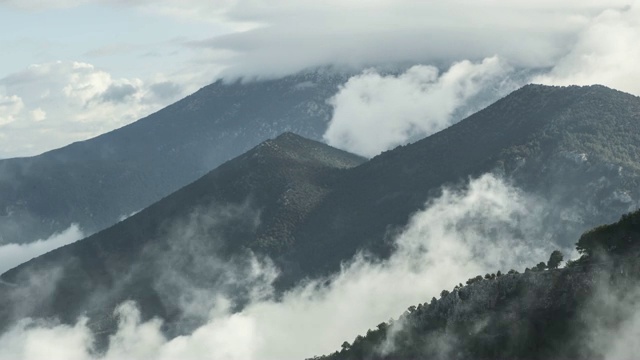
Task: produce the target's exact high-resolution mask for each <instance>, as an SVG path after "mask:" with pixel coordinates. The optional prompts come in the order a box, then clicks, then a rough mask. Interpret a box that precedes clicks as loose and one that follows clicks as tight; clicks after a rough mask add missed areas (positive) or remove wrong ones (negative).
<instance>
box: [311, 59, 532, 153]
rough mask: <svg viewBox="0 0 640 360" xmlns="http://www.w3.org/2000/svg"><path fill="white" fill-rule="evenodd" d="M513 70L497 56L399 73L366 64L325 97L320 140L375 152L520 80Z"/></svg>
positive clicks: (447, 121) (431, 129)
mask: <svg viewBox="0 0 640 360" xmlns="http://www.w3.org/2000/svg"><path fill="white" fill-rule="evenodd" d="M512 73H513V68H512V67H511V66H510V65H509V64H507V63H506V62H504V61H502V60H500V59H499V58H498V57H491V58H486V59H484V60H483V61H482V62H478V63H472V62H470V61H461V62H458V63H454V64H453V65H452V66H451V67H450V68H449V69H448V70H447V71H446V72H443V73H440V71H439V70H438V68H436V67H434V66H427V65H416V66H413V67H411V68H409V69H408V70H407V71H406V72H404V73H402V74H399V75H397V76H396V75H381V74H379V73H378V72H377V71H376V70H375V69H369V70H365V71H364V72H363V73H362V74H360V75H357V76H354V77H351V78H350V79H349V81H347V83H346V84H344V85H343V86H341V87H340V90H339V91H338V93H337V94H336V95H335V96H334V97H333V98H331V99H330V100H329V102H330V103H331V105H332V106H333V108H334V113H333V117H332V119H331V121H330V123H329V126H328V128H327V130H326V132H325V134H324V136H323V137H324V140H325V141H326V142H327V144H329V145H331V146H334V147H337V148H340V149H344V150H347V151H350V152H352V153H355V154H358V155H362V156H366V157H372V156H375V155H378V154H379V153H380V152H382V151H385V150H388V149H391V148H394V147H396V146H398V145H404V144H406V143H408V142H411V141H416V140H419V139H421V138H424V137H426V136H429V135H431V134H433V133H435V132H437V131H440V130H443V129H445V128H446V127H448V126H450V125H451V124H453V123H455V122H457V121H459V120H462V118H463V117H464V116H465V115H469V114H471V113H473V112H475V111H477V110H479V109H481V108H482V107H484V106H486V105H489V104H490V103H491V102H493V101H495V100H497V99H499V98H500V97H502V96H504V95H506V94H508V93H509V92H511V91H513V90H515V89H516V88H518V87H519V86H520V85H523V84H521V83H518V82H514V81H512V80H510V76H511V75H512ZM481 92H482V93H483V98H480V99H478V98H477V95H478V94H479V93H481Z"/></svg>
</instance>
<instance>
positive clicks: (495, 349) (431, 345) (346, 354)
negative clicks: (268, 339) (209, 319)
mask: <svg viewBox="0 0 640 360" xmlns="http://www.w3.org/2000/svg"><path fill="white" fill-rule="evenodd" d="M639 224H640V211H637V212H635V213H633V214H629V215H626V216H625V217H623V219H621V220H620V221H619V222H617V223H615V224H611V225H607V226H603V227H600V228H597V229H594V230H592V231H590V232H588V233H586V234H585V235H583V236H582V237H581V239H580V241H579V245H578V247H579V248H580V247H582V249H583V250H586V249H589V250H592V251H593V252H590V255H585V256H583V257H582V258H581V259H580V260H579V261H576V262H571V263H569V264H568V266H567V267H565V268H562V269H550V270H543V269H538V270H535V271H530V270H529V269H527V271H526V272H525V273H524V274H519V273H517V272H513V271H510V272H509V273H508V274H505V275H501V274H500V273H498V274H497V276H496V274H492V276H489V277H485V278H483V277H482V276H479V278H478V279H470V281H469V282H467V283H468V285H466V286H461V287H459V286H456V287H455V288H454V289H453V290H452V291H451V292H449V291H443V292H442V294H441V298H440V299H439V300H437V299H435V298H433V299H432V300H431V302H429V303H427V302H425V303H424V304H418V305H417V306H412V307H410V308H409V309H408V310H407V312H406V313H405V314H403V315H402V316H401V317H400V318H399V319H398V320H397V321H394V322H391V323H381V324H379V325H378V326H377V328H376V329H374V330H370V331H369V332H368V333H367V334H366V336H358V337H357V338H356V339H355V340H354V341H353V344H349V343H345V344H343V345H342V350H341V351H339V352H336V353H334V354H332V355H330V356H326V357H320V358H319V359H326V360H339V359H418V358H421V359H422V358H429V359H431V358H433V359H602V358H612V359H618V358H632V357H633V356H634V354H633V353H632V352H631V350H630V349H627V353H626V355H622V357H620V356H621V354H618V355H614V354H617V353H616V351H620V349H616V346H615V345H614V344H615V342H616V341H617V340H618V339H619V338H620V337H623V334H624V333H625V332H626V330H625V324H626V323H625V322H626V321H628V320H629V319H633V317H634V315H637V314H638V309H639V308H638V305H640V304H638V298H637V296H638V291H639V290H640V276H638V273H639V272H638V271H639V270H640V236H639V234H640V225H639ZM586 238H589V239H590V240H589V245H586V243H585V239H586ZM611 243H617V244H620V246H618V247H615V248H612V247H610V246H608V245H607V244H611ZM596 252H597V253H598V256H595V253H596ZM474 280H475V281H474ZM626 325H627V326H628V324H626ZM621 345H622V346H623V347H627V348H628V345H629V344H626V345H625V344H624V343H622V344H621ZM622 350H623V351H624V349H622ZM607 354H609V355H608V356H609V357H607Z"/></svg>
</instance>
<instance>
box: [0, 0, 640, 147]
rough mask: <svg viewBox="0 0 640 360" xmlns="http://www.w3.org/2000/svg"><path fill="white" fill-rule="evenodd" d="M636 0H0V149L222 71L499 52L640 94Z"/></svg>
mask: <svg viewBox="0 0 640 360" xmlns="http://www.w3.org/2000/svg"><path fill="white" fill-rule="evenodd" d="M639 8H640V6H638V5H637V1H633V0H606V1H605V0H590V1H587V0H563V1H561V2H560V1H551V0H536V1H532V0H503V1H500V0H450V1H435V0H433V1H423V0H421V1H417V0H351V1H345V0H325V1H307V0H296V1H285V0H269V1H255V0H213V1H212V0H154V1H151V0H51V1H41V0H0V48H1V49H2V56H1V57H0V158H6V157H13V156H26V155H34V154H37V153H40V152H42V151H45V150H48V149H52V148H56V147H59V146H62V145H65V144H67V143H70V142H72V141H76V140H83V139H86V138H89V137H93V136H95V135H98V134H100V133H103V132H106V131H109V130H112V129H114V128H117V127H120V126H123V125H125V124H128V123H130V122H132V121H135V120H136V119H138V118H140V117H142V116H144V115H147V114H149V113H151V112H153V111H155V110H158V109H160V108H162V107H163V106H166V105H168V104H170V103H172V102H174V101H176V100H177V99H179V98H181V97H183V96H185V95H188V94H189V93H191V92H193V91H195V90H197V89H198V88H199V87H202V86H204V85H206V84H208V83H211V82H213V81H214V80H215V79H217V78H219V77H220V76H226V77H234V76H245V77H249V78H254V77H277V76H282V75H285V74H289V73H292V72H296V71H299V70H302V69H304V68H307V67H312V66H318V65H324V64H331V63H333V64H341V65H348V66H357V67H361V66H366V65H374V64H381V63H393V62H398V61H402V62H409V63H412V64H416V65H418V64H419V65H424V66H436V67H437V68H439V69H441V70H443V71H445V70H447V69H449V68H450V67H451V66H452V65H453V64H454V63H458V62H461V61H471V62H473V63H480V62H482V61H483V60H485V59H487V58H497V59H499V61H501V63H503V64H506V65H505V66H508V67H509V68H515V69H534V70H536V71H538V72H541V74H542V75H540V76H539V77H537V78H535V79H532V80H534V81H537V82H543V83H549V84H563V85H564V84H572V83H577V84H590V83H603V84H605V85H609V86H612V87H616V88H619V89H621V90H624V91H628V92H632V93H635V94H640V85H638V84H640V81H638V80H640V70H639V69H638V67H637V66H636V64H635V61H636V59H638V58H640V45H639V44H640V10H639Z"/></svg>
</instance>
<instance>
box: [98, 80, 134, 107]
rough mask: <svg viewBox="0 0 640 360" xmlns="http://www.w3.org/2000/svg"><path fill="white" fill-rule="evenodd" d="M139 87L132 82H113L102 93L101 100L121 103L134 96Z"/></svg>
mask: <svg viewBox="0 0 640 360" xmlns="http://www.w3.org/2000/svg"><path fill="white" fill-rule="evenodd" d="M137 91H138V89H136V87H135V86H133V85H131V84H112V85H110V86H109V87H108V88H107V90H105V91H104V92H103V93H102V94H100V100H102V101H104V102H114V103H121V102H123V101H125V100H126V99H127V98H128V97H130V96H133V95H134V94H135V93H136V92H137Z"/></svg>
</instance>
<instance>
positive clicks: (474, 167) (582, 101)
mask: <svg viewBox="0 0 640 360" xmlns="http://www.w3.org/2000/svg"><path fill="white" fill-rule="evenodd" d="M487 172H494V173H497V174H501V175H502V176H504V177H505V178H506V179H509V180H510V181H511V182H512V183H513V185H515V186H517V187H519V188H522V189H523V190H525V191H526V192H527V193H529V194H532V196H535V197H537V198H539V199H540V202H541V203H542V204H544V205H545V210H546V211H547V216H546V218H545V220H546V221H545V224H543V226H545V227H547V228H548V230H549V231H550V233H553V234H555V239H554V240H556V241H557V242H558V243H560V244H564V245H567V246H569V245H571V244H572V242H573V241H574V240H575V239H576V238H577V237H578V236H579V235H580V234H581V233H582V232H583V231H585V230H587V229H589V228H591V227H594V226H597V225H599V224H602V223H607V222H611V221H614V220H615V219H616V218H617V217H619V216H620V215H622V214H624V213H626V212H629V211H631V210H634V209H635V208H637V207H638V204H639V200H640V186H639V185H640V98H638V97H636V96H633V95H629V94H625V93H622V92H619V91H615V90H612V89H608V88H606V87H603V86H588V87H577V86H571V87H548V86H542V85H528V86H525V87H523V88H521V89H520V90H517V91H515V92H513V93H511V94H510V95H508V96H506V97H505V98H503V99H501V100H499V101H497V102H496V103H494V104H492V105H491V106H489V107H487V108H485V109H483V110H481V111H479V112H477V113H475V114H473V115H471V116H470V117H468V118H466V119H465V120H462V121H461V122H459V123H457V124H455V125H453V126H451V127H449V128H447V129H445V130H443V131H441V132H439V133H436V134H434V135H432V136H429V137H427V138H425V139H423V140H420V141H418V142H416V143H413V144H410V145H407V146H402V147H399V148H396V149H394V150H392V151H387V152H384V153H382V154H381V155H379V156H377V157H375V158H373V159H372V160H371V161H369V162H367V163H365V164H363V165H362V166H359V167H357V168H354V169H352V170H351V171H349V172H347V173H346V174H345V176H344V178H343V179H342V181H341V182H340V184H339V185H338V187H337V188H336V189H335V191H333V192H332V193H331V194H330V195H329V197H328V198H327V199H326V200H325V201H323V203H322V205H321V206H319V207H318V208H317V209H316V210H315V211H314V212H313V213H312V214H311V216H309V217H308V219H307V220H306V222H305V224H303V226H301V227H300V228H299V230H298V232H297V233H296V238H297V239H298V246H297V247H296V248H295V251H296V254H295V255H294V256H295V257H296V258H298V259H305V261H304V263H303V264H302V265H301V266H303V272H304V273H314V272H317V271H318V269H325V271H331V270H333V269H336V268H337V266H338V262H339V261H341V259H347V258H349V257H350V256H352V255H353V254H354V253H355V251H356V250H357V249H358V248H362V247H367V248H369V249H371V250H373V251H375V252H376V253H378V254H380V255H382V256H386V255H387V254H388V253H389V252H390V251H392V250H393V243H392V242H389V241H385V237H388V236H389V235H390V234H391V235H393V234H394V233H396V232H397V231H399V230H401V229H402V228H403V227H404V226H405V224H406V223H407V221H408V219H409V217H410V216H411V214H413V213H414V212H415V211H417V210H418V209H422V208H423V207H424V204H425V201H426V200H427V199H429V198H433V197H434V196H437V195H438V194H439V192H440V189H441V187H442V186H443V185H451V186H455V185H456V184H459V183H461V182H465V181H467V180H468V179H469V178H470V177H478V176H480V175H481V174H484V173H487Z"/></svg>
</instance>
